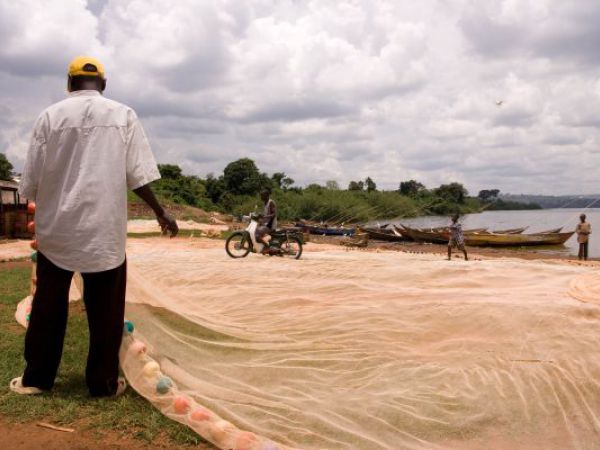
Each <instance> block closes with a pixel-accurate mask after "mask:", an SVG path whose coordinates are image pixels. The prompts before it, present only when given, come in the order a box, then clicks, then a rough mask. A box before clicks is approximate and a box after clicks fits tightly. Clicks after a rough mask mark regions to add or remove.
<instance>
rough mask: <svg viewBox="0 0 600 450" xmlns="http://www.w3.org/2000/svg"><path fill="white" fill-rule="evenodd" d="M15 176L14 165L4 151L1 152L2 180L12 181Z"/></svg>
mask: <svg viewBox="0 0 600 450" xmlns="http://www.w3.org/2000/svg"><path fill="white" fill-rule="evenodd" d="M12 177H13V165H12V164H11V163H10V161H9V160H8V159H7V158H6V155H5V154H4V153H0V180H7V181H11V180H12Z"/></svg>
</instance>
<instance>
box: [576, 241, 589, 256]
mask: <svg viewBox="0 0 600 450" xmlns="http://www.w3.org/2000/svg"><path fill="white" fill-rule="evenodd" d="M578 256H579V259H587V258H588V242H584V243H582V244H579V255H578Z"/></svg>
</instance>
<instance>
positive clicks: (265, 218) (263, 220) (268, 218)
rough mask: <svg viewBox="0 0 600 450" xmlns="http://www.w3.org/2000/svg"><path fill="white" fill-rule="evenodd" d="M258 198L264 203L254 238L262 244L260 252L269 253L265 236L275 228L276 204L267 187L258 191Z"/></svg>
mask: <svg viewBox="0 0 600 450" xmlns="http://www.w3.org/2000/svg"><path fill="white" fill-rule="evenodd" d="M260 198H261V200H262V201H263V203H264V207H263V212H262V214H261V215H260V216H259V226H258V229H257V230H256V240H257V241H258V242H260V243H262V244H264V247H263V250H262V253H269V240H268V239H267V236H269V235H270V234H271V232H272V231H274V230H275V229H277V205H276V204H275V202H274V201H273V199H272V198H271V190H270V189H268V188H265V189H263V190H262V191H260Z"/></svg>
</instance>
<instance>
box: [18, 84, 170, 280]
mask: <svg viewBox="0 0 600 450" xmlns="http://www.w3.org/2000/svg"><path fill="white" fill-rule="evenodd" d="M159 178H160V173H159V172H158V168H157V166H156V161H155V160H154V156H153V155H152V151H151V149H150V144H149V143H148V139H147V138H146V135H145V133H144V130H143V128H142V125H141V124H140V122H139V120H138V118H137V115H136V114H135V112H134V111H133V110H132V109H131V108H129V107H127V106H125V105H122V104H120V103H117V102H115V101H113V100H109V99H107V98H105V97H103V96H102V95H101V94H100V93H99V92H98V91H88V90H85V91H75V92H71V93H70V94H69V97H68V98H66V99H65V100H62V101H60V102H58V103H55V104H54V105H52V106H50V107H49V108H47V109H46V110H45V111H44V112H42V114H40V116H39V118H38V119H37V121H36V124H35V127H34V131H33V136H32V139H31V144H30V147H29V151H28V153H27V161H26V163H25V168H24V170H23V174H22V177H21V184H20V186H19V192H20V194H21V196H23V197H25V198H28V199H32V200H35V202H36V211H35V233H36V239H37V241H38V249H39V251H40V252H42V253H43V254H44V256H46V257H47V258H48V259H49V260H50V261H52V262H53V263H54V264H55V265H57V266H58V267H61V268H63V269H66V270H71V271H76V272H82V273H86V272H101V271H105V270H109V269H113V268H115V267H118V266H120V265H121V264H122V263H123V261H124V260H125V240H126V238H127V188H129V189H137V188H139V187H141V186H144V185H146V184H148V183H150V182H151V181H154V180H157V179H159Z"/></svg>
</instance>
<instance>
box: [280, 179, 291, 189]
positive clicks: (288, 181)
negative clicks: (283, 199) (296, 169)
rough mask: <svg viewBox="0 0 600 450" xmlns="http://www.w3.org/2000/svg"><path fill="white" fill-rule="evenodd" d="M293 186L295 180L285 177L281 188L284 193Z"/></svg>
mask: <svg viewBox="0 0 600 450" xmlns="http://www.w3.org/2000/svg"><path fill="white" fill-rule="evenodd" d="M292 184H294V179H293V178H290V177H285V178H283V179H282V180H281V187H282V188H283V190H284V191H285V190H287V189H290V188H291V187H292Z"/></svg>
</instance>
